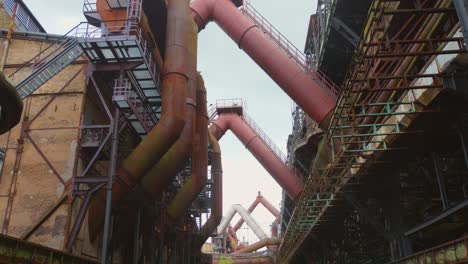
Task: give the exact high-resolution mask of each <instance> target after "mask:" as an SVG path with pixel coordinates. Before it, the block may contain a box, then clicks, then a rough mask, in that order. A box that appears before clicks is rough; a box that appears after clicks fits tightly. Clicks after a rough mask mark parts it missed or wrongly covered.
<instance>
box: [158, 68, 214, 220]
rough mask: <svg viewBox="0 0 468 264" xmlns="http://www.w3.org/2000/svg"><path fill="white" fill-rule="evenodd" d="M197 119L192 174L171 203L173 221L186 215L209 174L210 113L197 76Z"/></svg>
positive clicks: (201, 83)
mask: <svg viewBox="0 0 468 264" xmlns="http://www.w3.org/2000/svg"><path fill="white" fill-rule="evenodd" d="M197 77H198V78H197V79H198V84H197V118H196V133H195V134H194V136H195V138H194V142H195V144H194V148H193V151H192V174H191V176H190V179H188V181H187V182H186V183H185V184H184V185H183V186H182V188H181V189H180V191H179V192H178V193H177V194H176V196H175V197H174V199H173V200H172V201H171V202H170V204H169V206H168V208H167V213H168V215H169V217H170V218H171V219H172V220H177V219H179V218H180V217H181V216H183V215H184V212H185V211H186V210H187V208H189V207H190V205H191V204H192V202H193V201H194V200H195V198H196V197H197V195H198V194H199V193H200V192H201V191H202V190H203V188H204V187H205V185H206V181H207V178H208V177H207V174H208V113H207V107H206V89H205V84H204V81H203V78H202V76H201V75H200V74H198V76H197Z"/></svg>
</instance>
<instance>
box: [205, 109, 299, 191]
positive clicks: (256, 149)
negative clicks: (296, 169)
mask: <svg viewBox="0 0 468 264" xmlns="http://www.w3.org/2000/svg"><path fill="white" fill-rule="evenodd" d="M228 130H231V131H232V132H233V133H234V135H236V137H237V138H238V139H239V140H240V141H241V142H242V143H243V144H244V145H245V147H246V148H247V149H248V150H249V151H250V153H252V154H253V155H254V157H255V158H256V159H257V160H258V161H259V162H260V164H262V166H263V167H264V168H265V169H266V170H267V171H268V173H269V174H270V175H271V176H272V177H273V178H274V179H275V181H276V182H277V183H278V184H279V185H280V186H281V187H282V188H283V190H285V191H286V193H287V194H288V195H289V197H291V199H292V200H295V199H296V198H297V197H298V196H299V194H300V192H301V191H302V187H303V185H302V182H301V181H300V179H299V178H298V177H296V175H295V174H294V173H293V172H292V171H291V170H290V169H289V168H288V167H287V166H286V165H285V164H284V163H283V162H282V161H281V160H280V159H278V158H277V157H276V156H275V154H274V153H273V152H272V151H271V150H270V149H269V148H268V146H267V145H266V144H265V143H264V142H263V141H262V140H261V139H260V137H259V136H258V135H257V134H256V133H255V131H254V130H253V129H252V128H251V127H250V126H249V125H248V124H247V123H246V122H245V121H244V120H243V119H242V117H241V116H239V115H238V114H234V113H221V114H220V115H219V116H218V119H217V120H216V121H215V122H214V123H213V124H212V125H211V126H210V132H211V133H212V134H213V136H214V137H215V138H216V139H218V140H219V139H220V138H221V137H222V136H223V135H224V134H225V133H226V131H228Z"/></svg>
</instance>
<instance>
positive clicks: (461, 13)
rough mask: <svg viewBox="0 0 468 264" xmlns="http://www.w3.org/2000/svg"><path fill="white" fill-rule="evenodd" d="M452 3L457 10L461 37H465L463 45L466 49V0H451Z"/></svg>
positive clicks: (467, 21) (467, 29) (467, 30)
mask: <svg viewBox="0 0 468 264" xmlns="http://www.w3.org/2000/svg"><path fill="white" fill-rule="evenodd" d="M453 5H454V6H455V9H456V10H457V15H458V19H459V20H460V25H461V27H462V33H463V38H464V39H465V47H466V49H467V50H468V0H453Z"/></svg>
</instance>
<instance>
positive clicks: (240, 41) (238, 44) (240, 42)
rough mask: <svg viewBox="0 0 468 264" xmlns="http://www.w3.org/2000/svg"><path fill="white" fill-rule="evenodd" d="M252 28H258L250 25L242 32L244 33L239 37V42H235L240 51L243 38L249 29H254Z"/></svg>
mask: <svg viewBox="0 0 468 264" xmlns="http://www.w3.org/2000/svg"><path fill="white" fill-rule="evenodd" d="M254 28H258V26H257V25H252V26H250V27H248V28H247V29H246V30H245V31H244V33H242V35H241V37H240V39H239V41H238V42H237V46H239V49H242V45H241V44H242V40H244V36H245V35H247V33H248V32H249V31H250V30H251V29H254Z"/></svg>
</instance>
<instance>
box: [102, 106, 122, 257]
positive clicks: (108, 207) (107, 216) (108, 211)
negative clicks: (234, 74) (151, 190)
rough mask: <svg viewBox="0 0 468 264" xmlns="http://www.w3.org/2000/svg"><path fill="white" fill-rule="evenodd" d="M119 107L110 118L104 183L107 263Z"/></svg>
mask: <svg viewBox="0 0 468 264" xmlns="http://www.w3.org/2000/svg"><path fill="white" fill-rule="evenodd" d="M119 114H120V113H119V108H118V107H116V108H115V112H114V118H113V119H112V120H111V124H112V126H111V129H112V143H111V144H112V145H111V151H110V152H111V153H110V162H109V169H108V172H107V173H108V175H107V177H108V180H107V185H106V189H107V190H106V191H107V197H106V209H105V210H106V212H105V217H104V235H103V237H102V252H101V263H103V264H105V263H107V248H108V243H109V232H110V228H109V225H110V220H111V207H112V185H113V182H114V175H115V167H116V165H117V149H118V143H119Z"/></svg>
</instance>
